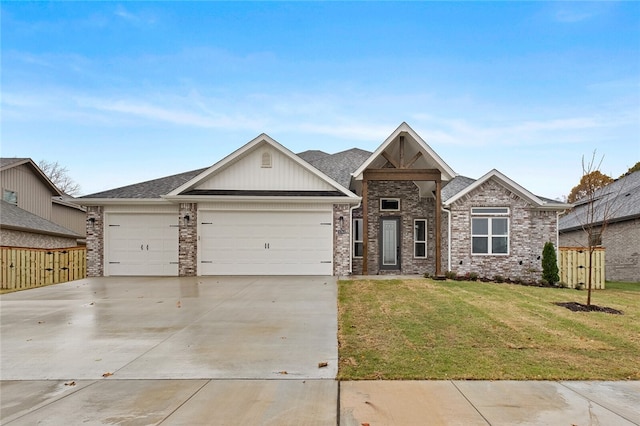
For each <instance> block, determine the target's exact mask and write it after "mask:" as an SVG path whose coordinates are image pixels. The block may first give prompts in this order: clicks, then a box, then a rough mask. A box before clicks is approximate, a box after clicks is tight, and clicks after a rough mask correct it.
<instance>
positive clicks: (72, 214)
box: [51, 203, 87, 236]
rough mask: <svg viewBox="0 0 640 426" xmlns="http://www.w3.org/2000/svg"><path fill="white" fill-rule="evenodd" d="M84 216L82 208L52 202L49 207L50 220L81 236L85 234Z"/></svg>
mask: <svg viewBox="0 0 640 426" xmlns="http://www.w3.org/2000/svg"><path fill="white" fill-rule="evenodd" d="M86 216H87V214H86V213H85V212H84V211H82V210H79V209H74V208H73V207H68V206H64V205H61V204H55V203H53V205H52V208H51V222H53V223H57V224H58V225H60V226H64V227H65V228H67V229H70V230H71V231H73V232H75V233H76V234H79V235H83V236H84V235H86V234H87V226H86Z"/></svg>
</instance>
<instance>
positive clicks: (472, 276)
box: [467, 272, 478, 281]
mask: <svg viewBox="0 0 640 426" xmlns="http://www.w3.org/2000/svg"><path fill="white" fill-rule="evenodd" d="M467 278H468V279H469V281H478V274H476V273H475V272H469V273H468V274H467Z"/></svg>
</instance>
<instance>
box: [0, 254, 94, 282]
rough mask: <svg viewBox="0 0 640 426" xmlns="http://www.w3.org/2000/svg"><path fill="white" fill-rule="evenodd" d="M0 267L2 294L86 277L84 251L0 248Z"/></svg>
mask: <svg viewBox="0 0 640 426" xmlns="http://www.w3.org/2000/svg"><path fill="white" fill-rule="evenodd" d="M0 264H1V266H2V270H1V273H0V288H1V289H2V290H18V289H26V288H33V287H40V286H43V285H49V284H58V283H63V282H66V281H72V280H79V279H81V278H85V277H86V276H87V249H86V248H85V247H72V248H63V249H32V248H17V247H0Z"/></svg>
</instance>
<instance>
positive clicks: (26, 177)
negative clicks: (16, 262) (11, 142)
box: [0, 158, 86, 248]
mask: <svg viewBox="0 0 640 426" xmlns="http://www.w3.org/2000/svg"><path fill="white" fill-rule="evenodd" d="M0 187H1V190H2V201H1V205H0V241H1V244H2V245H3V246H13V247H29V248H66V247H75V246H77V245H78V242H83V241H84V236H85V221H86V212H85V209H84V208H82V207H80V206H79V205H77V204H74V203H72V202H71V197H69V196H68V195H66V194H64V193H63V192H61V191H60V190H59V189H58V188H56V186H55V185H54V184H53V183H52V182H51V180H49V178H48V177H47V176H46V175H45V174H44V173H43V172H42V170H40V168H39V167H38V166H37V165H36V164H35V163H34V162H33V161H32V160H31V159H30V158H0Z"/></svg>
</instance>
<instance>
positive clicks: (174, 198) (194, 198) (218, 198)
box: [163, 194, 361, 204]
mask: <svg viewBox="0 0 640 426" xmlns="http://www.w3.org/2000/svg"><path fill="white" fill-rule="evenodd" d="M163 198H164V199H165V200H167V201H170V202H172V203H205V202H225V201H226V202H232V201H242V202H273V201H280V202H283V201H286V202H292V201H300V202H305V203H317V204H326V203H331V204H335V203H348V204H358V203H359V202H360V200H361V198H360V197H358V196H357V195H355V194H354V195H345V196H343V197H342V196H340V197H309V196H300V197H298V196H290V197H287V196H255V195H165V196H164V197H163Z"/></svg>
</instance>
